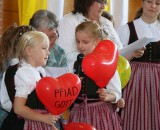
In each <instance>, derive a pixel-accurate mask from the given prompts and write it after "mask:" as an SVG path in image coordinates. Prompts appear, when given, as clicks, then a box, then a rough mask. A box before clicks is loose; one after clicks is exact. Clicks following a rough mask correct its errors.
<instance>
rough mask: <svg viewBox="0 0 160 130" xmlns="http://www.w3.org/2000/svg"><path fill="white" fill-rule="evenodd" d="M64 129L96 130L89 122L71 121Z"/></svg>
mask: <svg viewBox="0 0 160 130" xmlns="http://www.w3.org/2000/svg"><path fill="white" fill-rule="evenodd" d="M64 130H96V129H95V128H94V127H93V126H92V125H90V124H86V123H76V122H71V123H68V124H67V125H66V126H65V129H64Z"/></svg>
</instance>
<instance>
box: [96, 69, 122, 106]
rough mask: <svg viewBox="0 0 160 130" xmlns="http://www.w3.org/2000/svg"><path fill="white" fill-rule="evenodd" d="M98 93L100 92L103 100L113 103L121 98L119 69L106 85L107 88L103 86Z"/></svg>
mask: <svg viewBox="0 0 160 130" xmlns="http://www.w3.org/2000/svg"><path fill="white" fill-rule="evenodd" d="M97 93H99V96H100V99H101V100H103V101H108V102H112V103H116V102H117V101H118V100H119V99H120V98H121V82H120V78H119V74H118V71H117V70H116V72H115V74H114V75H113V77H112V79H111V80H110V82H109V83H108V85H107V86H106V89H105V88H103V89H102V88H101V89H99V90H98V91H97Z"/></svg>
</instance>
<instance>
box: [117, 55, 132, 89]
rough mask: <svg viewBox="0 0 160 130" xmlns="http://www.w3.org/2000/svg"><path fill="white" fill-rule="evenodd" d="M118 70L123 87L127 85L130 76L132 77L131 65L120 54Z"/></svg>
mask: <svg viewBox="0 0 160 130" xmlns="http://www.w3.org/2000/svg"><path fill="white" fill-rule="evenodd" d="M117 70H118V73H119V77H120V80H121V87H122V89H123V88H124V87H125V86H126V85H127V83H128V81H129V79H130V77H131V66H130V64H129V62H128V60H126V59H125V58H124V57H123V56H120V55H119V56H118V66H117Z"/></svg>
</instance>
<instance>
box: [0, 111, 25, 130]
mask: <svg viewBox="0 0 160 130" xmlns="http://www.w3.org/2000/svg"><path fill="white" fill-rule="evenodd" d="M23 128H24V119H23V118H17V115H16V114H15V113H14V112H12V111H11V112H10V113H9V114H8V115H7V117H6V118H5V119H4V121H3V123H2V126H1V130H23Z"/></svg>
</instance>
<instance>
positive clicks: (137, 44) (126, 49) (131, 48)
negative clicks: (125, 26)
mask: <svg viewBox="0 0 160 130" xmlns="http://www.w3.org/2000/svg"><path fill="white" fill-rule="evenodd" d="M154 41H155V38H147V37H144V38H142V39H140V40H137V41H135V42H133V43H131V44H129V45H128V46H126V47H124V48H123V49H121V50H120V55H122V56H126V55H128V54H130V53H131V52H134V51H135V50H137V49H140V48H142V47H144V46H146V45H147V44H148V43H150V42H154Z"/></svg>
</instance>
